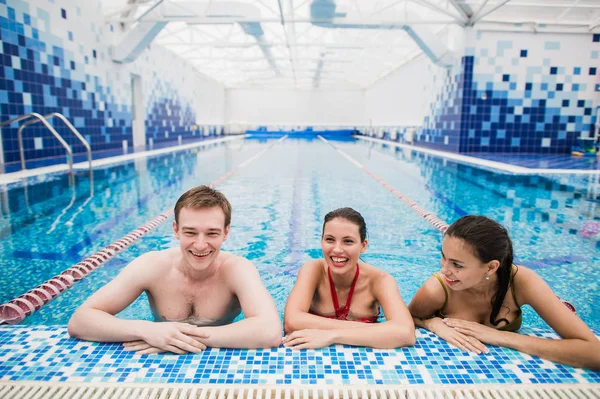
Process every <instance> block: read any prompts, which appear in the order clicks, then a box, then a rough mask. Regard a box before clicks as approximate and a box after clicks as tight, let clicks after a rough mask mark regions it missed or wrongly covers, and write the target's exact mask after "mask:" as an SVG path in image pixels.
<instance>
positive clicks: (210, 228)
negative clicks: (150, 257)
mask: <svg viewBox="0 0 600 399" xmlns="http://www.w3.org/2000/svg"><path fill="white" fill-rule="evenodd" d="M173 230H175V236H176V237H177V238H178V239H179V246H180V247H181V251H182V253H183V258H184V259H185V260H186V261H187V263H188V264H189V265H190V266H192V268H193V269H196V270H203V269H205V268H206V267H208V266H209V265H210V264H211V263H212V262H213V261H214V260H215V259H216V258H217V256H218V255H219V251H220V250H221V245H223V242H224V241H225V240H226V239H227V235H228V234H229V226H227V227H225V214H224V213H223V210H222V209H221V208H220V207H213V208H200V209H190V208H182V209H181V211H180V212H179V224H177V223H175V222H173Z"/></svg>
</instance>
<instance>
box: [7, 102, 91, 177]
mask: <svg viewBox="0 0 600 399" xmlns="http://www.w3.org/2000/svg"><path fill="white" fill-rule="evenodd" d="M55 117H56V118H58V119H60V120H61V121H63V123H64V124H65V125H67V127H68V128H69V130H70V131H71V132H72V133H73V134H74V135H75V136H76V137H77V138H78V139H79V141H81V143H82V144H83V146H84V147H85V149H86V152H87V157H88V164H89V168H90V173H91V172H92V148H91V147H90V144H89V143H88V142H87V140H86V139H85V138H83V136H82V135H81V133H79V131H78V130H77V129H75V126H73V125H72V124H71V122H69V120H68V119H67V118H66V117H65V116H64V115H63V114H61V113H59V112H52V113H50V114H47V115H44V119H46V120H48V119H50V118H55ZM34 123H39V120H28V121H26V122H25V123H23V124H22V125H21V127H20V128H19V133H18V134H21V133H20V132H21V130H23V129H24V128H25V127H26V126H29V125H33V124H34Z"/></svg>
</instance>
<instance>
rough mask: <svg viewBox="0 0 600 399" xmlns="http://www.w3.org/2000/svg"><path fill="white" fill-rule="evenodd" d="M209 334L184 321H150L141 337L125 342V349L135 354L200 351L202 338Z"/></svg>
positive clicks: (203, 346)
mask: <svg viewBox="0 0 600 399" xmlns="http://www.w3.org/2000/svg"><path fill="white" fill-rule="evenodd" d="M208 337H209V335H208V333H207V332H206V330H205V329H203V328H200V327H196V326H193V325H190V324H186V323H176V322H160V323H152V324H150V325H148V327H147V328H146V329H145V330H144V331H143V333H142V339H141V340H138V341H132V342H125V343H124V344H123V346H124V347H125V351H128V352H132V351H135V352H136V354H139V355H141V354H150V353H160V352H172V353H177V354H180V355H182V354H184V353H200V352H202V351H203V350H205V349H206V345H205V344H204V342H203V339H206V338H208Z"/></svg>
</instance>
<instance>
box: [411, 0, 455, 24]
mask: <svg viewBox="0 0 600 399" xmlns="http://www.w3.org/2000/svg"><path fill="white" fill-rule="evenodd" d="M412 1H413V2H415V3H417V4H421V5H423V6H425V7H427V8H429V9H431V10H433V11H436V12H439V13H441V14H444V15H446V16H447V17H450V18H452V19H453V20H454V22H456V23H459V24H461V25H463V26H464V24H465V23H466V22H467V20H466V19H464V18H463V17H462V15H460V14H459V15H456V14H454V13H451V12H449V11H447V10H445V9H444V8H441V7H439V6H438V5H437V4H433V3H431V2H430V1H429V0H412ZM406 25H408V23H406ZM411 25H412V23H411Z"/></svg>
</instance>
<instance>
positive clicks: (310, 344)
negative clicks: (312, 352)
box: [283, 329, 334, 349]
mask: <svg viewBox="0 0 600 399" xmlns="http://www.w3.org/2000/svg"><path fill="white" fill-rule="evenodd" d="M333 341H334V330H315V329H306V330H298V331H294V332H293V333H291V334H288V335H287V336H286V337H285V338H284V339H283V346H285V347H286V348H291V349H315V348H324V347H326V346H329V345H332V344H333V343H334V342H333Z"/></svg>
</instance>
